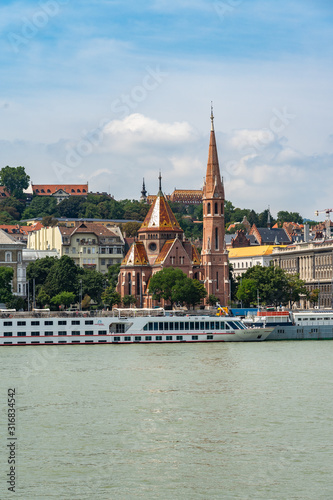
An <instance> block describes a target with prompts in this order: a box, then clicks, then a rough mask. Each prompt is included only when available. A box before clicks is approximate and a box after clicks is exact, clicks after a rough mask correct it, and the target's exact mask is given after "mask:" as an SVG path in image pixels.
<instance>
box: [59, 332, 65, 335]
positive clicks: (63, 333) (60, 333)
mask: <svg viewBox="0 0 333 500" xmlns="http://www.w3.org/2000/svg"><path fill="white" fill-rule="evenodd" d="M58 335H67V332H64V331H61V332H58Z"/></svg>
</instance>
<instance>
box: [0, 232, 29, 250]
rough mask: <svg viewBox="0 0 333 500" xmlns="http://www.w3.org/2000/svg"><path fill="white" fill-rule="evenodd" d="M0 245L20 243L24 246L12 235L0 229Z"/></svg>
mask: <svg viewBox="0 0 333 500" xmlns="http://www.w3.org/2000/svg"><path fill="white" fill-rule="evenodd" d="M0 245H20V246H22V245H23V246H25V245H24V243H19V242H18V241H17V240H16V239H15V238H14V237H13V236H11V235H10V234H8V233H6V232H5V231H3V230H2V229H0Z"/></svg>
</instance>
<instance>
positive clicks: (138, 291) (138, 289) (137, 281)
mask: <svg viewBox="0 0 333 500" xmlns="http://www.w3.org/2000/svg"><path fill="white" fill-rule="evenodd" d="M136 294H137V295H140V274H139V273H137V275H136Z"/></svg>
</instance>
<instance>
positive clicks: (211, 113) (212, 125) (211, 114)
mask: <svg viewBox="0 0 333 500" xmlns="http://www.w3.org/2000/svg"><path fill="white" fill-rule="evenodd" d="M210 121H211V127H210V130H211V131H213V132H214V115H213V101H210Z"/></svg>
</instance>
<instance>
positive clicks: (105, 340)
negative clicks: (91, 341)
mask: <svg viewBox="0 0 333 500" xmlns="http://www.w3.org/2000/svg"><path fill="white" fill-rule="evenodd" d="M98 342H100V343H102V342H106V340H99V341H98Z"/></svg>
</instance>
